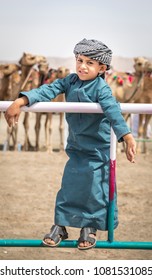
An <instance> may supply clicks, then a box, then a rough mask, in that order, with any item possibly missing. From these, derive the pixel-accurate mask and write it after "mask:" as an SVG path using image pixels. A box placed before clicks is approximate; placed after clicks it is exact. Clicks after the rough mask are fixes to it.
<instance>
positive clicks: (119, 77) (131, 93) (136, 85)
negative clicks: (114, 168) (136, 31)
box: [107, 57, 152, 153]
mask: <svg viewBox="0 0 152 280" xmlns="http://www.w3.org/2000/svg"><path fill="white" fill-rule="evenodd" d="M134 69H135V73H134V74H133V75H131V76H129V75H128V74H127V73H122V72H114V73H112V74H110V75H109V76H107V82H108V84H109V85H110V87H111V89H112V93H113V95H114V96H115V97H116V99H117V100H118V101H119V102H122V103H129V102H131V103H151V102H152V78H151V76H150V73H151V72H152V64H151V63H150V62H149V61H148V59H146V58H144V57H137V58H134ZM131 80H132V81H131ZM128 116H129V115H127V116H125V118H126V119H128ZM150 118H151V115H141V114H140V115H139V128H138V137H139V138H143V139H145V138H146V131H147V126H148V123H149V121H150ZM141 145H142V148H141ZM141 145H140V142H139V143H138V147H137V150H138V152H140V151H142V152H144V153H145V152H146V143H145V141H144V142H143V143H141Z"/></svg>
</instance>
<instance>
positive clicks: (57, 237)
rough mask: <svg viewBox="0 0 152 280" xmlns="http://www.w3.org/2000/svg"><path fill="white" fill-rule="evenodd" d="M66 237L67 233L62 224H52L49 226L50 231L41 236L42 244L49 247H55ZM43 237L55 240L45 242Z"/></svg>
mask: <svg viewBox="0 0 152 280" xmlns="http://www.w3.org/2000/svg"><path fill="white" fill-rule="evenodd" d="M67 238H68V233H67V231H66V228H65V227H63V226H58V225H53V226H52V227H51V230H50V233H48V234H46V235H45V236H44V238H43V241H42V242H43V244H44V245H46V246H49V247H56V246H58V245H59V244H60V242H61V241H62V240H64V239H67ZM45 239H51V240H53V241H54V242H55V244H50V243H47V242H45Z"/></svg>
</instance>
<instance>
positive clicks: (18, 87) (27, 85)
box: [1, 53, 46, 151]
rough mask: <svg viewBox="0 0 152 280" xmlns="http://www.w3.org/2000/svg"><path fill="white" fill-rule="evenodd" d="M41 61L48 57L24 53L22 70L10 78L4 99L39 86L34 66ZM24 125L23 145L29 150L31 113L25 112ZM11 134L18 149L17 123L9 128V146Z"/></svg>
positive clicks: (9, 98) (20, 62)
mask: <svg viewBox="0 0 152 280" xmlns="http://www.w3.org/2000/svg"><path fill="white" fill-rule="evenodd" d="M40 62H46V58H45V57H44V56H38V55H33V54H29V53H23V56H22V57H21V59H20V61H19V64H20V66H18V67H19V68H20V72H19V71H14V72H13V73H12V75H11V77H10V78H9V79H8V83H7V84H8V86H7V88H8V90H7V91H6V89H5V93H4V96H5V99H3V100H6V98H7V100H15V99H16V98H17V96H18V94H19V92H20V91H23V90H24V91H28V90H30V89H32V88H34V87H37V86H38V81H39V77H38V75H37V71H36V70H35V69H34V68H33V66H35V65H37V64H38V63H40ZM8 67H9V69H10V67H12V65H11V64H9V65H8ZM1 68H2V67H1ZM1 70H2V69H1ZM23 125H24V130H25V141H24V145H23V150H26V151H27V150H29V149H30V147H31V144H30V141H29V135H28V130H29V113H25V115H24V121H23ZM13 135H15V136H13ZM11 136H12V137H13V139H15V140H14V141H13V149H17V125H15V126H14V127H12V128H8V136H7V139H8V148H9V143H10V138H11Z"/></svg>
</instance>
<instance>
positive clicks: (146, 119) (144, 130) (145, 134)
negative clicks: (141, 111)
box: [142, 115, 151, 153]
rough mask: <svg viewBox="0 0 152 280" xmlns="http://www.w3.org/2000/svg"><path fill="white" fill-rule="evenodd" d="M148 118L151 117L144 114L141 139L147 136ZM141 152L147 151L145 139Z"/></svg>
mask: <svg viewBox="0 0 152 280" xmlns="http://www.w3.org/2000/svg"><path fill="white" fill-rule="evenodd" d="M150 119H151V115H145V122H144V124H143V139H146V138H147V128H148V124H149V121H150ZM142 152H143V153H146V152H147V145H146V142H145V141H143V145H142Z"/></svg>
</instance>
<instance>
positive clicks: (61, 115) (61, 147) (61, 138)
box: [59, 113, 64, 150]
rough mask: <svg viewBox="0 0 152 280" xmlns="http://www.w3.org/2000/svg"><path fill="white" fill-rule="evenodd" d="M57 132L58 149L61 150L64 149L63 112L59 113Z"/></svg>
mask: <svg viewBox="0 0 152 280" xmlns="http://www.w3.org/2000/svg"><path fill="white" fill-rule="evenodd" d="M59 132H60V150H63V149H64V113H60V125H59Z"/></svg>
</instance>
